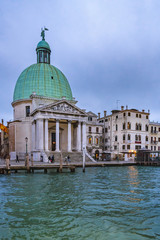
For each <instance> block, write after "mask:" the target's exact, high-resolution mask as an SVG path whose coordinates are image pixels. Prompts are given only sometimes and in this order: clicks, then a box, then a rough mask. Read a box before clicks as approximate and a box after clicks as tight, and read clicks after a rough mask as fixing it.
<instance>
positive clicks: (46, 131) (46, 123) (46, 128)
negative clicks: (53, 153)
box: [45, 119, 48, 151]
mask: <svg viewBox="0 0 160 240" xmlns="http://www.w3.org/2000/svg"><path fill="white" fill-rule="evenodd" d="M45 150H46V151H48V119H45Z"/></svg>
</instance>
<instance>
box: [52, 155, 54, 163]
mask: <svg viewBox="0 0 160 240" xmlns="http://www.w3.org/2000/svg"><path fill="white" fill-rule="evenodd" d="M52 163H54V155H52Z"/></svg>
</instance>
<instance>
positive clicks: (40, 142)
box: [36, 119, 43, 150]
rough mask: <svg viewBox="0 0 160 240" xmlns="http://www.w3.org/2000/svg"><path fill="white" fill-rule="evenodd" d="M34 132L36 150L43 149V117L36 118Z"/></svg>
mask: <svg viewBox="0 0 160 240" xmlns="http://www.w3.org/2000/svg"><path fill="white" fill-rule="evenodd" d="M36 132H37V134H36V143H37V150H43V119H38V120H37V128H36Z"/></svg>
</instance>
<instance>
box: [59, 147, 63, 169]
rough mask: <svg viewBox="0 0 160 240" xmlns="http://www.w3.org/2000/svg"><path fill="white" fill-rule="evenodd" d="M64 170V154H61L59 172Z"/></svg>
mask: <svg viewBox="0 0 160 240" xmlns="http://www.w3.org/2000/svg"><path fill="white" fill-rule="evenodd" d="M62 168H63V159H62V152H61V153H60V168H59V172H62Z"/></svg>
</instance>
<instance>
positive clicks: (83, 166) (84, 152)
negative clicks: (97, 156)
mask: <svg viewBox="0 0 160 240" xmlns="http://www.w3.org/2000/svg"><path fill="white" fill-rule="evenodd" d="M83 172H85V148H84V147H83Z"/></svg>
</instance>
